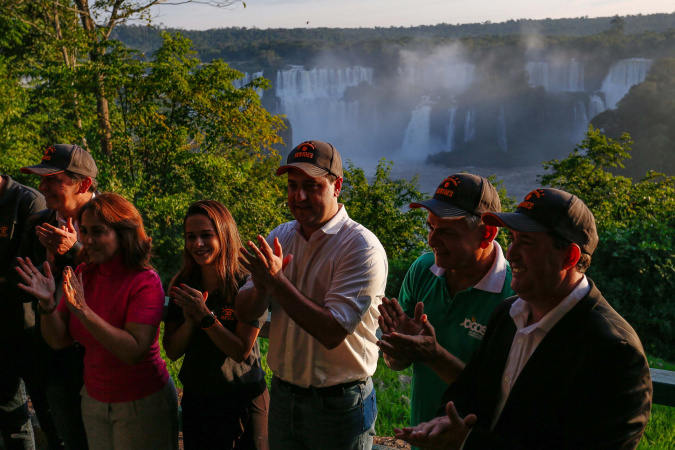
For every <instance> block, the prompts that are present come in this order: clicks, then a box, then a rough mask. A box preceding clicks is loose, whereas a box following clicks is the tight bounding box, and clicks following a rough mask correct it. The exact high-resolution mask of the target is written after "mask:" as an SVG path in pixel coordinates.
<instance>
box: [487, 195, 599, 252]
mask: <svg viewBox="0 0 675 450" xmlns="http://www.w3.org/2000/svg"><path fill="white" fill-rule="evenodd" d="M483 222H485V223H486V224H488V225H495V226H498V227H503V226H505V227H508V228H510V229H512V230H515V231H524V232H533V233H537V232H554V233H557V234H559V235H560V236H562V237H564V238H565V239H567V240H568V241H570V242H573V243H575V244H577V245H578V246H579V248H581V251H582V252H584V253H586V254H588V255H591V254H593V251H594V250H595V247H597V246H598V232H597V230H596V228H595V218H594V217H593V213H592V212H591V210H590V209H588V207H587V206H586V204H585V203H584V202H583V201H581V199H580V198H579V197H577V196H576V195H573V194H570V193H569V192H565V191H561V190H558V189H552V188H541V189H535V190H533V191H532V192H530V193H529V194H527V196H525V199H524V200H523V201H522V202H521V203H520V204H519V205H518V207H517V208H516V211H515V212H512V213H486V214H483Z"/></svg>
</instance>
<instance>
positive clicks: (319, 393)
mask: <svg viewBox="0 0 675 450" xmlns="http://www.w3.org/2000/svg"><path fill="white" fill-rule="evenodd" d="M367 381H368V379H367V378H366V379H363V380H355V381H350V382H348V383H342V384H336V385H334V386H327V387H314V386H310V387H307V388H304V387H300V386H296V385H295V384H293V383H289V382H288V381H284V380H282V379H281V378H279V377H277V376H275V377H274V378H272V383H273V384H274V383H276V384H277V385H279V386H281V387H283V388H284V389H286V390H287V391H289V392H290V393H291V394H292V395H297V396H300V397H341V396H343V395H344V394H345V390H346V389H349V388H352V387H354V386H359V385H362V384H366V382H367Z"/></svg>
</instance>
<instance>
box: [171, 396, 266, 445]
mask: <svg viewBox="0 0 675 450" xmlns="http://www.w3.org/2000/svg"><path fill="white" fill-rule="evenodd" d="M181 407H182V410H183V445H184V448H185V450H202V449H213V450H218V449H238V450H239V449H256V450H267V449H268V448H269V447H268V444H267V411H268V407H269V394H268V392H267V389H265V392H263V393H262V394H261V395H259V396H258V397H256V398H254V399H253V400H251V399H250V398H248V397H246V396H243V395H241V394H240V395H236V394H224V395H200V394H195V393H191V392H190V391H189V390H188V389H185V390H184V391H183V399H182V400H181Z"/></svg>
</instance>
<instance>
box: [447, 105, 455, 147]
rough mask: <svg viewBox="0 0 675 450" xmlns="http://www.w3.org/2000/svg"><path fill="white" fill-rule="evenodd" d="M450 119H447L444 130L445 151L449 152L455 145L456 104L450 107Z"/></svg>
mask: <svg viewBox="0 0 675 450" xmlns="http://www.w3.org/2000/svg"><path fill="white" fill-rule="evenodd" d="M449 111H450V120H448V128H447V130H446V133H445V135H446V139H445V145H446V148H447V151H449V152H451V151H452V149H453V148H454V146H455V116H456V115H457V106H453V107H452V108H450V110H449Z"/></svg>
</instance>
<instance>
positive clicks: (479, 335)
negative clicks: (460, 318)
mask: <svg viewBox="0 0 675 450" xmlns="http://www.w3.org/2000/svg"><path fill="white" fill-rule="evenodd" d="M459 325H460V326H462V327H464V328H466V329H467V330H469V336H471V337H473V338H476V339H479V340H481V341H482V340H483V335H484V334H485V325H481V324H479V323H478V322H476V318H475V317H472V318H470V319H469V318H468V317H467V318H466V319H464V322H462V323H461V324H459Z"/></svg>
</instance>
